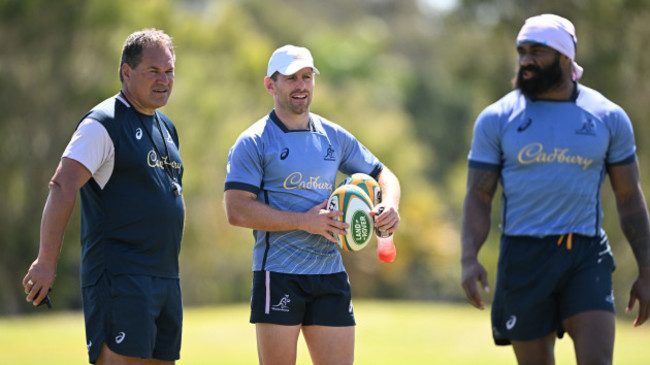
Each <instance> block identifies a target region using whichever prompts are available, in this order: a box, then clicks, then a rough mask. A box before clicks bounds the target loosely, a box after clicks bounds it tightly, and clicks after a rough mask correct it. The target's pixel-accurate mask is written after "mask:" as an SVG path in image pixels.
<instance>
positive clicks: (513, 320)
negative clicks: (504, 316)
mask: <svg viewBox="0 0 650 365" xmlns="http://www.w3.org/2000/svg"><path fill="white" fill-rule="evenodd" d="M516 324H517V316H510V319H508V321H507V322H506V328H507V329H508V330H511V329H513V328H514V327H515V325H516Z"/></svg>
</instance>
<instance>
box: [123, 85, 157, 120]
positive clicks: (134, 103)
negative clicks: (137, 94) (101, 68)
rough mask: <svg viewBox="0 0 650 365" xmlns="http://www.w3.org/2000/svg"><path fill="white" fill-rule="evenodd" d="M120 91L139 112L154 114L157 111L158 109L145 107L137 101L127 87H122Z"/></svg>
mask: <svg viewBox="0 0 650 365" xmlns="http://www.w3.org/2000/svg"><path fill="white" fill-rule="evenodd" d="M120 93H122V96H123V97H124V98H125V99H126V101H128V102H129V105H131V106H132V107H133V108H134V109H135V110H137V111H138V113H141V114H144V115H154V114H155V113H156V109H151V108H145V107H143V106H142V105H140V104H138V103H137V102H136V101H135V100H136V99H135V98H134V97H133V96H132V95H131V94H130V93H129V91H128V90H127V89H122V90H121V91H120Z"/></svg>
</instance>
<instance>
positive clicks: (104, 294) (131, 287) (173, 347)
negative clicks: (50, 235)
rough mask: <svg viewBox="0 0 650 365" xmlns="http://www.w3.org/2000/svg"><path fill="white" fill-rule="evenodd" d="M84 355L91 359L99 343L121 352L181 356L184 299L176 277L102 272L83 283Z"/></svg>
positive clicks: (160, 357)
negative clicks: (90, 282) (100, 274)
mask: <svg viewBox="0 0 650 365" xmlns="http://www.w3.org/2000/svg"><path fill="white" fill-rule="evenodd" d="M82 295H83V309H84V317H85V320H86V341H88V344H87V346H88V356H89V360H90V363H92V364H94V363H95V362H96V361H97V357H98V356H99V350H100V349H101V346H102V343H103V342H106V345H108V347H109V348H110V349H111V351H113V352H116V353H118V354H120V355H124V356H132V357H142V358H155V359H158V360H163V361H173V360H178V359H179V358H180V348H181V331H182V324H183V303H182V298H181V288H180V280H178V279H168V278H160V277H155V276H147V275H115V276H112V275H109V274H108V273H104V274H103V275H102V276H101V277H100V279H99V280H98V281H97V283H96V284H95V285H90V286H87V287H84V288H82Z"/></svg>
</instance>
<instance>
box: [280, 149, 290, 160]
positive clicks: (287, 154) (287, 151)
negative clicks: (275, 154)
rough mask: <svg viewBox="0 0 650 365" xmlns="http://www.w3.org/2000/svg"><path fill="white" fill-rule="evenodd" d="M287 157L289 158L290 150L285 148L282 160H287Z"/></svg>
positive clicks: (281, 156) (281, 154)
mask: <svg viewBox="0 0 650 365" xmlns="http://www.w3.org/2000/svg"><path fill="white" fill-rule="evenodd" d="M287 156H289V149H288V148H284V149H283V150H282V153H280V160H284V159H286V158H287Z"/></svg>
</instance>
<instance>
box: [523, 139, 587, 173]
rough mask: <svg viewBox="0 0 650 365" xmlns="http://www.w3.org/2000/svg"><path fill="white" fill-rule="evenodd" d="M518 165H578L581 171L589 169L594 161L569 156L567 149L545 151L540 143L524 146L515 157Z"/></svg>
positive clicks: (557, 148) (582, 157) (578, 156)
mask: <svg viewBox="0 0 650 365" xmlns="http://www.w3.org/2000/svg"><path fill="white" fill-rule="evenodd" d="M517 159H518V160H519V163H520V164H522V165H530V164H535V163H556V164H569V165H578V166H580V167H581V168H582V169H583V170H586V169H587V168H589V166H590V165H591V164H592V163H593V162H594V160H592V159H590V158H587V157H585V156H581V155H578V154H571V153H570V151H569V149H568V148H559V147H555V148H553V149H552V150H551V151H546V150H545V149H544V146H543V145H542V144H541V143H531V144H528V145H526V146H524V147H523V148H522V149H521V150H520V151H519V154H518V155H517Z"/></svg>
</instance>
